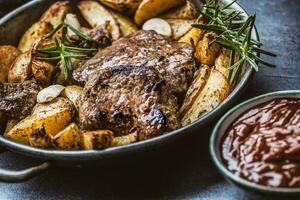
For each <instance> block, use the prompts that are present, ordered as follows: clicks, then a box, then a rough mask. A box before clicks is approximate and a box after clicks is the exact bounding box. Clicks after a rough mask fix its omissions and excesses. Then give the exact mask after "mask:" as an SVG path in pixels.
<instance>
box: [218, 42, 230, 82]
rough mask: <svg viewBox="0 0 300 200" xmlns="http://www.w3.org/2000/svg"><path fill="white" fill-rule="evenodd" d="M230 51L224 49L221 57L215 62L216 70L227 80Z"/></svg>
mask: <svg viewBox="0 0 300 200" xmlns="http://www.w3.org/2000/svg"><path fill="white" fill-rule="evenodd" d="M229 62H230V51H229V50H228V49H225V48H222V50H221V53H220V55H219V56H218V57H217V59H216V61H215V67H216V69H217V70H218V71H219V72H221V73H222V74H223V75H224V76H225V77H226V78H227V79H228V76H229V71H230V70H229Z"/></svg>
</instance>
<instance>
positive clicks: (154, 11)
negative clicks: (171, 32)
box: [134, 0, 185, 26]
mask: <svg viewBox="0 0 300 200" xmlns="http://www.w3.org/2000/svg"><path fill="white" fill-rule="evenodd" d="M184 3H185V0H143V1H142V3H141V4H140V5H139V7H138V9H137V11H136V13H135V16H134V22H135V23H136V24H137V25H139V26H141V25H142V24H143V23H144V22H145V21H147V20H148V19H151V18H153V17H156V16H158V15H160V14H162V13H163V12H165V11H167V10H169V9H171V8H174V7H177V6H180V5H182V4H184Z"/></svg>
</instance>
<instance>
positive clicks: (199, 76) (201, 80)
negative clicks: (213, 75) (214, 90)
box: [179, 65, 211, 116]
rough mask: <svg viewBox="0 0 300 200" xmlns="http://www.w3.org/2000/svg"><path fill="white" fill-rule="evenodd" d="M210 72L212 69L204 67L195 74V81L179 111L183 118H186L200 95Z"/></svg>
mask: <svg viewBox="0 0 300 200" xmlns="http://www.w3.org/2000/svg"><path fill="white" fill-rule="evenodd" d="M210 71H211V70H210V67H208V66H206V65H203V66H201V68H200V69H198V70H197V71H196V72H195V75H194V80H193V82H192V84H191V85H190V87H189V89H188V91H187V93H186V95H185V99H184V102H183V104H182V106H181V108H180V111H179V112H180V115H181V116H184V115H185V114H186V113H187V111H188V110H189V109H190V108H191V107H192V105H193V103H194V102H195V100H196V99H197V97H198V96H199V95H200V93H201V91H202V90H203V88H204V86H205V84H206V82H207V80H208V77H209V74H210Z"/></svg>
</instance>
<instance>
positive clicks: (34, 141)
mask: <svg viewBox="0 0 300 200" xmlns="http://www.w3.org/2000/svg"><path fill="white" fill-rule="evenodd" d="M28 141H29V145H30V146H32V147H36V148H50V147H52V144H51V139H50V137H49V136H48V135H47V133H46V131H45V128H44V126H43V125H41V126H39V127H37V128H36V129H34V130H33V133H32V134H31V135H29V136H28Z"/></svg>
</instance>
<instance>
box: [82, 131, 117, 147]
mask: <svg viewBox="0 0 300 200" xmlns="http://www.w3.org/2000/svg"><path fill="white" fill-rule="evenodd" d="M113 139H114V133H113V132H112V131H109V130H99V131H89V132H85V133H83V148H84V149H86V150H89V149H103V148H107V147H110V146H112V144H113Z"/></svg>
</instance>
